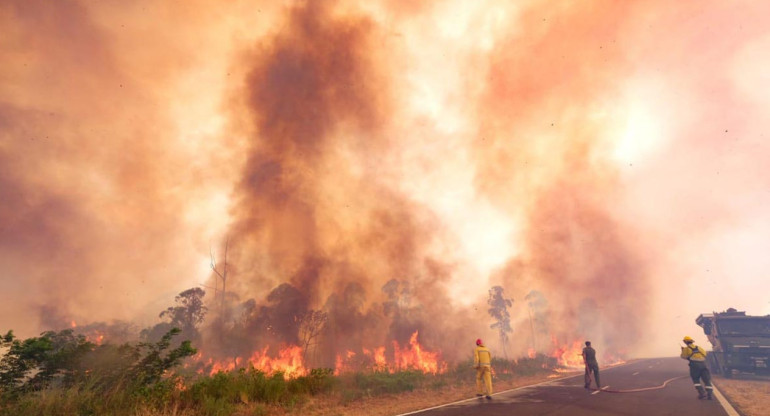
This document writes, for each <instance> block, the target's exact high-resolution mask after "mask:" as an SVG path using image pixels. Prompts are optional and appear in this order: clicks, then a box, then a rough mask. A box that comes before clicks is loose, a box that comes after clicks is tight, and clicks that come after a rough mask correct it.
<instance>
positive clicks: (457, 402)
mask: <svg viewBox="0 0 770 416" xmlns="http://www.w3.org/2000/svg"><path fill="white" fill-rule="evenodd" d="M629 364H631V362H628V363H623V364H618V365H614V366H612V367H609V368H607V370H612V369H615V368H619V367H624V366H626V365H629ZM577 377H583V375H582V374H575V375H571V376H564V377H560V378H556V379H551V380H546V381H542V382H540V383H536V384H530V385H528V386H519V387H516V388H512V389H509V390H505V391H501V392H498V393H493V394H492V396H497V395H498V394H505V393H508V392H511V391H517V390H524V389H528V388H530V387H540V386H544V385H553V384H554V383H555V382H557V381H561V380H567V379H570V378H577ZM607 387H609V386H607ZM472 400H476V401H478V400H479V398H478V397H471V398H470V399H464V400H458V401H456V402H451V403H444V404H440V405H438V406H433V407H428V408H426V409H419V410H414V411H411V412H407V413H401V414H398V415H396V416H407V415H413V414H417V413H422V412H427V411H428V410H433V409H440V408H442V407H447V406H452V405H455V404H460V403H466V402H470V401H472Z"/></svg>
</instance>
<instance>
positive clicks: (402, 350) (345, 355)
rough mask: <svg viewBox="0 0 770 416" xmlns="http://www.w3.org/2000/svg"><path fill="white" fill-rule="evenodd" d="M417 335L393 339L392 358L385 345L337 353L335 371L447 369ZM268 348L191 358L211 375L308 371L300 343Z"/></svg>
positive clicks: (200, 354)
mask: <svg viewBox="0 0 770 416" xmlns="http://www.w3.org/2000/svg"><path fill="white" fill-rule="evenodd" d="M418 336H419V333H418V332H415V333H414V334H412V336H411V337H410V339H409V343H408V344H406V345H403V346H401V345H399V343H398V342H397V341H393V359H392V360H390V361H389V360H388V358H387V357H386V349H385V347H375V348H371V349H369V348H362V350H361V351H360V352H356V351H352V350H346V351H344V352H342V353H340V354H337V357H336V360H335V365H334V374H336V375H339V374H342V373H346V372H352V371H356V370H362V369H370V370H374V371H388V372H396V371H403V370H417V371H421V372H424V373H431V374H436V373H443V372H445V371H446V369H447V364H446V363H445V362H443V361H442V360H441V353H440V352H438V351H428V350H426V349H425V348H424V347H423V346H422V345H421V344H420V343H419V341H418V340H417V338H418ZM269 348H270V347H269V346H268V347H265V348H263V349H262V350H257V351H255V352H254V353H253V354H252V355H251V356H250V357H248V358H243V357H235V358H228V359H222V360H215V359H213V358H208V359H205V358H204V356H205V354H204V353H202V352H199V353H198V354H196V355H195V356H194V357H192V359H191V360H192V362H193V363H197V365H196V364H193V366H197V367H198V368H199V369H198V373H201V374H203V373H206V374H209V375H213V374H216V373H218V372H228V371H232V370H235V369H237V368H243V367H246V366H249V365H250V366H252V367H253V368H255V369H257V370H260V371H264V372H265V373H275V372H278V371H281V372H283V373H284V374H285V375H286V376H287V377H298V376H303V375H306V374H308V369H307V367H306V366H305V362H304V359H303V351H302V348H301V347H298V346H295V345H290V346H288V347H286V348H283V349H281V350H279V351H278V355H277V357H271V356H270V355H269V354H268V351H269ZM185 367H189V365H185Z"/></svg>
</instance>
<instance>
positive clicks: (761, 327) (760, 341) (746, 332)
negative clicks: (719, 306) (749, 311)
mask: <svg viewBox="0 0 770 416" xmlns="http://www.w3.org/2000/svg"><path fill="white" fill-rule="evenodd" d="M695 323H696V324H698V326H700V327H701V328H703V333H705V334H706V336H707V337H708V340H709V342H710V343H711V345H712V347H713V351H711V352H710V353H709V354H707V356H706V364H707V365H708V367H709V369H710V370H711V372H712V373H714V374H721V375H723V376H725V377H728V378H729V377H732V376H733V375H734V374H736V373H753V374H756V375H763V376H764V375H768V374H770V369H768V365H770V315H765V316H749V315H746V312H743V311H738V310H736V309H735V308H729V309H727V310H726V311H724V312H719V313H717V312H713V313H703V314H700V315H699V316H698V318H696V319H695Z"/></svg>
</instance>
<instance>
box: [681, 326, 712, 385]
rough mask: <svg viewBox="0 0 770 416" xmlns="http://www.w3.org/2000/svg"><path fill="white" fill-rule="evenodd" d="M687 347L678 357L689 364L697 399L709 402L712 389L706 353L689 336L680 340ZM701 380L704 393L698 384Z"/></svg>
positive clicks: (683, 348)
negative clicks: (706, 399) (704, 386)
mask: <svg viewBox="0 0 770 416" xmlns="http://www.w3.org/2000/svg"><path fill="white" fill-rule="evenodd" d="M682 341H684V343H685V344H686V345H687V346H686V347H682V354H681V355H680V357H682V358H684V359H685V360H687V361H689V362H690V378H691V379H692V383H693V384H694V385H695V390H697V391H698V398H699V399H705V398H706V397H708V399H709V400H711V394H712V390H713V389H714V387H713V386H712V385H711V373H710V372H709V369H708V367H706V351H705V350H703V349H702V348H700V347H699V346H697V345H695V341H694V340H693V339H692V338H690V337H689V336H687V337H684V339H683V340H682ZM701 379H702V380H703V384H705V385H706V389H705V391H704V389H703V386H702V385H701V384H700V381H701Z"/></svg>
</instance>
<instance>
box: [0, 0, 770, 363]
mask: <svg viewBox="0 0 770 416" xmlns="http://www.w3.org/2000/svg"><path fill="white" fill-rule="evenodd" d="M764 16H770V13H768V10H767V6H763V5H758V4H754V3H750V2H746V3H745V4H742V5H741V6H740V7H739V6H731V5H723V4H721V3H717V2H713V3H710V4H709V5H708V6H704V5H702V4H699V5H697V6H696V5H688V4H677V5H674V6H672V5H671V4H670V2H646V3H644V4H626V3H618V4H611V5H608V4H605V3H599V2H587V3H581V4H580V5H576V4H572V3H570V2H552V1H548V2H546V1H534V0H533V1H526V2H516V3H515V4H510V5H505V4H500V3H499V2H491V1H490V2H464V1H450V2H419V4H417V3H415V2H403V1H382V2H369V3H367V4H366V5H363V4H357V3H356V2H348V1H342V0H339V1H311V0H307V1H288V2H285V3H276V2H262V1H245V0H244V1H236V2H227V3H226V4H223V3H222V2H214V1H208V0H196V1H192V2H185V4H183V5H182V4H175V3H167V4H162V5H161V4H158V3H157V2H150V1H139V2H132V3H131V4H127V3H125V2H100V3H98V4H96V3H93V2H83V1H77V0H66V1H59V2H55V3H54V4H49V2H43V1H37V0H33V1H15V0H12V1H6V2H4V3H3V5H1V6H0V27H2V29H0V30H2V39H3V40H2V41H0V59H1V60H2V62H3V63H4V65H3V66H2V68H0V198H1V199H2V204H0V277H2V279H1V280H0V293H1V294H0V296H1V298H0V329H2V328H5V327H7V328H9V329H10V328H13V329H16V330H17V332H20V333H22V334H34V333H35V332H37V331H40V330H42V329H48V328H51V327H55V328H63V327H71V326H73V325H87V324H89V323H90V324H91V326H90V327H89V328H102V325H103V323H104V322H109V321H113V320H117V321H116V322H119V323H120V325H119V326H120V328H123V329H121V331H122V332H121V334H122V333H123V332H126V331H127V329H125V328H128V327H130V325H129V324H127V323H126V322H127V321H132V322H136V323H137V325H139V326H141V327H147V326H149V325H152V324H154V323H155V322H157V321H156V320H157V315H158V313H159V312H160V311H162V310H165V308H166V307H167V306H168V305H169V304H170V303H171V302H172V300H173V298H174V296H175V295H176V294H178V293H179V292H181V291H183V290H185V289H187V288H190V287H194V286H198V285H201V284H203V285H204V286H205V287H206V290H207V292H208V294H207V296H206V298H205V300H206V302H207V303H208V306H209V310H210V313H209V317H208V321H207V323H206V324H205V325H204V327H202V331H203V336H202V337H201V342H202V343H203V348H202V349H203V350H204V351H209V352H211V353H212V354H214V353H216V354H219V355H222V356H235V355H238V356H244V355H246V354H249V353H250V352H251V351H254V350H257V349H260V348H264V347H266V346H270V347H271V348H273V347H276V348H277V347H279V346H285V345H297V344H302V343H303V342H305V341H307V338H306V337H307V334H308V332H307V328H308V327H307V325H306V324H307V322H308V321H307V319H308V318H307V317H310V316H313V315H312V314H313V313H314V312H322V313H323V314H325V315H324V317H325V319H326V321H325V327H324V330H323V333H322V334H321V335H319V337H318V338H317V339H316V341H317V342H316V344H314V347H313V353H312V354H310V356H309V357H306V358H308V359H310V360H311V361H312V362H313V363H314V364H318V365H325V366H333V365H334V363H335V360H337V359H338V356H339V355H340V354H341V353H344V352H346V351H351V352H356V353H358V354H359V355H360V354H361V353H363V352H364V351H365V350H367V351H371V350H373V349H374V348H377V347H380V346H384V347H386V348H387V349H388V351H389V352H393V351H394V350H395V349H397V348H398V347H397V346H403V345H407V344H408V343H409V342H410V339H411V337H412V335H413V334H414V333H415V332H418V333H419V341H420V343H421V344H422V345H423V346H425V347H426V348H428V349H429V350H436V351H439V350H440V351H442V354H443V357H444V358H445V359H447V360H459V359H465V358H467V355H468V352H469V350H470V348H471V347H472V346H473V344H472V343H473V340H475V339H476V338H478V337H482V338H484V339H486V340H487V344H488V345H490V346H491V347H492V348H493V349H496V350H498V351H500V350H502V345H500V344H499V340H498V335H499V334H498V333H497V332H496V331H494V330H492V329H491V328H490V325H491V324H492V323H493V322H492V319H491V317H490V314H489V313H488V312H487V309H488V308H489V305H487V299H488V296H489V290H490V288H491V287H493V286H501V287H503V288H504V290H505V296H506V297H509V298H513V305H512V306H511V308H510V318H511V325H512V328H513V333H512V335H511V341H510V345H508V351H509V352H511V353H512V354H513V355H521V354H525V353H526V351H527V349H529V348H535V349H538V350H541V351H543V352H546V353H548V352H549V349H550V348H555V347H562V346H565V345H570V344H571V343H573V342H575V341H584V340H586V339H590V340H591V341H593V344H594V345H595V346H596V347H597V349H599V351H600V353H601V352H602V351H604V352H612V353H613V354H614V355H623V354H630V355H633V354H652V353H654V354H665V353H667V351H659V350H657V349H656V345H659V344H660V342H658V341H661V340H665V339H679V338H681V335H682V334H681V332H684V331H687V332H691V335H692V334H694V332H692V331H695V330H696V329H697V328H694V325H692V320H693V318H694V317H695V316H697V314H698V313H701V312H709V311H711V310H721V309H725V308H726V307H728V306H735V307H738V308H739V309H747V310H748V311H749V312H750V313H755V314H757V313H768V312H770V310H768V309H767V304H766V301H767V300H766V299H760V298H759V297H747V295H745V294H746V293H764V292H766V289H767V287H766V283H761V282H762V280H761V279H760V278H759V277H760V276H759V274H758V270H761V269H762V268H763V266H766V265H767V264H766V263H767V261H766V260H761V259H764V258H765V257H766V256H762V255H761V248H762V247H765V246H766V244H765V243H767V237H766V236H767V235H768V233H767V232H766V231H768V230H770V217H768V215H767V213H766V212H765V211H766V210H765V209H764V207H765V206H766V205H765V204H766V203H767V202H768V196H767V192H766V191H767V189H768V181H767V179H766V178H768V177H770V176H768V175H767V173H768V172H767V164H766V163H764V161H765V160H767V156H768V148H767V146H766V144H765V143H766V140H765V137H764V135H765V134H766V133H765V127H766V122H765V121H764V120H767V119H768V117H767V116H768V114H767V108H770V107H768V105H767V104H768V102H767V98H766V96H765V95H763V94H762V93H760V92H761V91H764V90H765V89H766V88H764V89H763V88H762V87H767V86H768V79H767V77H766V75H764V74H766V73H767V71H765V69H766V68H767V65H768V64H770V61H768V59H767V58H766V57H765V55H764V54H763V51H764V50H766V47H767V46H768V45H769V44H770V41H769V40H768V39H770V32H768V30H767V27H768V25H767V22H766V21H765V20H766V19H767V18H765V17H764ZM225 247H226V251H225ZM225 253H227V254H226V255H225ZM212 259H213V260H215V261H216V264H217V265H218V267H222V266H225V265H226V266H227V270H228V273H227V278H226V281H225V279H223V278H222V276H218V275H216V274H214V273H212V270H211V269H210V264H211V261H212ZM763 262H764V263H763ZM219 270H221V269H219ZM225 283H226V292H227V293H222V288H223V284H225ZM763 285H764V286H763ZM735 302H741V303H742V305H739V304H734V303H735ZM752 308H754V310H752ZM317 316H320V315H317ZM650 328H657V330H656V331H654V332H655V334H654V335H653V334H650V333H649V332H650ZM303 334H304V335H303ZM121 336H123V335H121ZM642 337H643V338H644V339H645V340H646V341H649V342H637V341H638V340H639V339H640V338H642ZM672 337H673V338H672ZM394 341H395V342H396V345H397V346H394V344H393V342H394ZM458 346H460V347H458Z"/></svg>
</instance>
